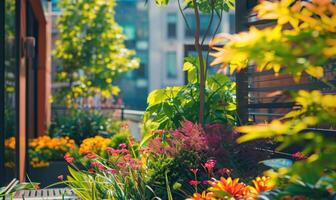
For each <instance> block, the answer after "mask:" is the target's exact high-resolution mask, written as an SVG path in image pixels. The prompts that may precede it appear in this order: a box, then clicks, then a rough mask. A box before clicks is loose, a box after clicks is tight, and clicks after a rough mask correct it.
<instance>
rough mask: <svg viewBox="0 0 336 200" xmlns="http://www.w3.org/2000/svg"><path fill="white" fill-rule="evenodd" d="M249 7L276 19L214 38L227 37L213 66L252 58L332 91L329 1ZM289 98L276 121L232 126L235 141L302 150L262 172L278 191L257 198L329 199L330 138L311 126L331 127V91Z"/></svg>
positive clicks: (333, 178) (335, 150) (335, 115)
mask: <svg viewBox="0 0 336 200" xmlns="http://www.w3.org/2000/svg"><path fill="white" fill-rule="evenodd" d="M255 10H256V11H257V16H258V17H259V18H261V19H266V20H277V24H276V25H275V26H271V27H268V28H265V29H261V30H258V29H257V28H255V27H252V28H251V29H250V30H249V31H248V32H243V33H239V34H237V35H235V36H233V37H222V38H218V39H219V40H223V39H226V40H229V41H228V42H227V43H226V44H225V45H224V46H223V47H222V48H216V49H217V50H218V52H217V53H215V54H214V55H215V57H216V60H215V61H214V64H219V63H222V64H223V67H226V66H227V65H228V64H229V65H230V66H231V69H232V71H235V70H240V69H243V68H246V67H247V64H248V63H252V62H253V63H255V64H256V67H257V69H258V70H259V71H263V70H271V69H273V70H274V72H275V73H279V72H281V73H285V74H290V75H292V76H293V78H294V79H295V80H296V81H298V80H299V79H300V77H301V75H302V74H303V73H306V74H308V75H310V76H312V77H314V78H316V79H318V80H321V81H322V82H324V83H326V84H327V85H328V86H329V87H330V88H332V89H335V85H334V84H333V83H329V82H327V80H328V79H327V78H328V77H330V75H331V76H334V73H333V72H332V73H330V74H326V73H325V68H326V67H324V66H326V65H327V64H328V63H329V62H331V61H332V60H334V59H335V57H336V51H335V49H336V42H335V41H336V34H335V33H336V24H335V23H334V21H335V20H334V19H335V17H336V5H335V3H333V2H331V1H330V0H326V1H309V2H305V1H291V0H289V1H274V2H273V1H272V2H271V1H262V2H261V3H260V4H259V5H258V6H257V7H256V8H255ZM217 41H218V40H215V42H217ZM265 41H267V42H265ZM307 41H310V43H309V45H308V43H307ZM310 44H311V45H310ZM281 69H283V70H281ZM294 100H295V102H296V105H298V106H297V108H296V109H295V110H293V111H291V112H289V113H288V114H286V115H285V116H284V117H282V118H280V119H275V120H273V121H272V122H270V123H268V124H258V125H253V126H243V127H239V128H237V131H239V132H241V133H244V135H243V136H241V137H240V138H239V139H238V142H239V143H243V142H247V141H251V140H257V139H264V138H272V139H274V140H275V141H277V142H278V143H279V146H278V148H277V151H281V150H283V149H285V148H288V147H299V148H302V153H300V154H296V155H295V156H296V157H299V158H300V160H299V161H297V162H295V163H294V164H292V165H288V166H283V167H280V168H274V167H273V168H272V169H270V170H268V171H266V172H265V174H267V175H268V176H270V177H271V180H272V181H273V182H275V183H278V189H277V190H274V191H269V192H267V193H265V194H263V195H262V197H261V198H262V199H296V198H299V199H333V198H334V197H335V195H336V194H335V191H336V188H335V186H336V171H335V166H336V157H335V154H336V145H335V144H336V140H335V137H334V136H331V137H330V136H328V135H327V134H326V133H323V132H321V131H317V130H314V129H313V130H312V129H311V127H327V128H330V129H333V127H335V125H336V104H335V102H336V95H334V94H323V93H322V92H321V91H318V90H316V91H304V90H301V91H296V92H294Z"/></svg>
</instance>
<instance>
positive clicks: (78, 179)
mask: <svg viewBox="0 0 336 200" xmlns="http://www.w3.org/2000/svg"><path fill="white" fill-rule="evenodd" d="M105 151H106V153H107V155H108V156H107V158H106V159H105V158H102V157H100V156H99V155H97V154H95V153H93V152H86V153H85V155H84V156H83V159H85V162H82V164H83V165H84V166H85V167H86V169H87V170H85V171H82V170H79V169H78V168H77V166H76V165H75V164H74V158H72V157H71V156H70V155H66V156H65V160H66V161H67V162H68V163H69V164H70V165H71V167H70V168H69V170H70V174H71V176H69V177H68V180H67V181H65V182H64V183H65V184H68V185H69V186H70V187H71V188H72V189H73V191H74V192H75V193H76V195H77V196H78V197H80V198H81V199H88V200H91V199H139V200H145V199H148V197H149V196H152V195H153V194H152V192H151V189H150V188H149V187H148V186H147V185H146V180H147V176H146V173H145V172H146V171H145V170H146V165H145V163H144V162H143V160H145V159H146V158H145V154H143V155H142V156H141V157H135V155H134V154H133V153H132V152H134V149H133V147H132V146H131V147H129V148H127V145H126V144H120V145H119V147H118V148H112V147H106V148H105ZM83 180H85V181H83ZM92 187H94V188H95V190H92V189H91V188H92Z"/></svg>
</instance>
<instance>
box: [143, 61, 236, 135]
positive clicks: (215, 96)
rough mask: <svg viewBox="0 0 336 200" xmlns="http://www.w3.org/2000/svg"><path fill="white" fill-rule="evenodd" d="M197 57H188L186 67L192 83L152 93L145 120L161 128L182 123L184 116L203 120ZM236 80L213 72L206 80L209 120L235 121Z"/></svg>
mask: <svg viewBox="0 0 336 200" xmlns="http://www.w3.org/2000/svg"><path fill="white" fill-rule="evenodd" d="M199 68H200V67H199V64H198V62H197V59H196V58H191V57H188V58H186V63H185V65H184V70H185V71H186V72H187V73H188V84H187V85H184V86H176V87H168V88H164V89H158V90H154V91H153V92H152V93H151V94H150V95H149V96H148V100H147V102H148V107H147V109H146V112H145V115H144V123H147V122H148V121H149V120H151V121H152V122H155V123H157V124H159V127H158V128H160V129H165V130H169V129H170V128H177V127H179V126H180V121H182V120H183V119H187V120H190V121H192V122H198V121H199V115H198V112H199V110H198V109H197V107H198V105H199V102H200V87H199V79H198V77H197V71H198V69H199ZM235 89H236V88H235V83H234V82H233V81H231V80H230V79H229V78H228V77H226V76H225V75H223V74H215V75H212V76H209V77H208V79H207V81H206V82H205V100H206V102H207V103H206V105H205V110H204V122H205V123H221V124H227V125H235V121H236V99H235Z"/></svg>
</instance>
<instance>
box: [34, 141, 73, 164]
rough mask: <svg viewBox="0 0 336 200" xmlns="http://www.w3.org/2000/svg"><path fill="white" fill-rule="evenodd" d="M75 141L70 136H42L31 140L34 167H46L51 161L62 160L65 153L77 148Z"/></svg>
mask: <svg viewBox="0 0 336 200" xmlns="http://www.w3.org/2000/svg"><path fill="white" fill-rule="evenodd" d="M75 147H76V145H75V141H74V140H72V139H70V138H69V137H60V138H51V137H49V136H41V137H38V138H35V139H32V140H30V141H29V157H30V160H31V161H30V164H31V165H32V167H45V166H48V165H49V161H52V160H62V157H63V155H64V154H65V153H66V152H69V151H71V150H73V149H75Z"/></svg>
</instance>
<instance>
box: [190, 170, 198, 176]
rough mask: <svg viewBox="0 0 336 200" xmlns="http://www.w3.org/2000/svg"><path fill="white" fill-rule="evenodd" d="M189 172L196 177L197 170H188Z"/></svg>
mask: <svg viewBox="0 0 336 200" xmlns="http://www.w3.org/2000/svg"><path fill="white" fill-rule="evenodd" d="M190 171H191V172H192V173H193V174H194V175H195V176H196V174H197V172H198V169H190Z"/></svg>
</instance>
